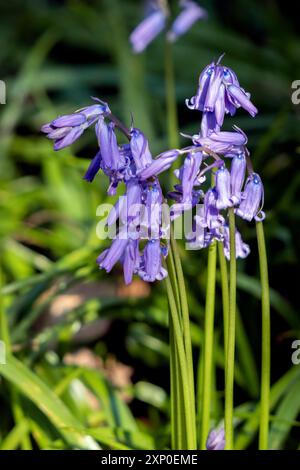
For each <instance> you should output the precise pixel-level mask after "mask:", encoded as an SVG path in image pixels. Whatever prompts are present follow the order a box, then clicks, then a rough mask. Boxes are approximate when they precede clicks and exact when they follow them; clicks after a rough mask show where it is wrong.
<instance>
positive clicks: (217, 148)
mask: <svg viewBox="0 0 300 470" xmlns="http://www.w3.org/2000/svg"><path fill="white" fill-rule="evenodd" d="M234 129H235V131H234V132H228V131H219V132H211V133H210V134H209V135H208V136H207V137H201V136H199V135H195V136H193V142H194V144H196V145H200V146H203V147H207V148H209V149H210V150H212V151H213V152H216V153H220V154H222V155H227V154H231V155H232V156H233V155H235V154H236V153H240V152H241V151H242V147H243V146H244V145H246V143H247V136H246V134H245V133H244V132H243V131H242V130H241V129H239V128H238V127H236V126H235V127H234Z"/></svg>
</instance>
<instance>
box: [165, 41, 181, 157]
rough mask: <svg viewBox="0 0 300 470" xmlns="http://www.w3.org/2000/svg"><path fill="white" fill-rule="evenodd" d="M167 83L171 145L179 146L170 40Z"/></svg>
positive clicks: (166, 48)
mask: <svg viewBox="0 0 300 470" xmlns="http://www.w3.org/2000/svg"><path fill="white" fill-rule="evenodd" d="M165 85H166V105H167V116H168V120H167V121H168V140H169V146H170V147H171V148H177V147H178V146H179V134H178V115H177V106H176V93H175V80H174V64H173V55H172V45H171V43H170V42H169V41H166V44H165Z"/></svg>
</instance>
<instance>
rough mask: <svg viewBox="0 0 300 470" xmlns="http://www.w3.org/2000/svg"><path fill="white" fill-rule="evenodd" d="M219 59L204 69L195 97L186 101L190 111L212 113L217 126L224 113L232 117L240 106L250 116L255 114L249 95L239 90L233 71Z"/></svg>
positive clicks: (241, 89)
mask: <svg viewBox="0 0 300 470" xmlns="http://www.w3.org/2000/svg"><path fill="white" fill-rule="evenodd" d="M221 58H222V56H221ZM221 58H220V59H219V60H218V61H217V63H215V62H212V63H211V64H209V65H207V67H205V69H204V70H203V72H202V73H201V74H200V77H199V86H198V90H197V93H196V95H195V96H193V97H192V98H191V99H190V100H186V105H187V106H188V107H189V108H190V109H197V110H199V111H202V112H204V113H214V115H215V120H216V123H217V125H218V126H222V124H223V121H224V116H225V114H226V113H227V114H228V113H229V114H231V115H233V114H234V113H235V111H236V108H239V107H240V106H241V107H243V108H244V109H245V110H246V111H248V112H249V114H250V115H251V116H255V115H256V114H257V109H256V107H255V106H254V105H253V104H252V102H251V101H250V94H249V93H246V92H245V90H244V89H243V88H241V86H240V84H239V82H238V79H237V76H236V74H235V73H234V72H233V70H231V69H230V68H229V67H225V66H223V65H221V64H220V60H221Z"/></svg>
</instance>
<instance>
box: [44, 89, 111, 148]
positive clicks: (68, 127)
mask: <svg viewBox="0 0 300 470" xmlns="http://www.w3.org/2000/svg"><path fill="white" fill-rule="evenodd" d="M94 99H96V98H94ZM100 103H101V104H94V105H92V106H87V107H85V108H82V109H79V110H78V111H76V112H75V113H73V114H66V115H65V116H59V117H58V118H56V119H54V120H53V121H52V122H50V123H48V124H44V125H43V126H42V127H41V131H42V132H44V133H45V134H47V137H48V138H49V139H51V140H54V150H61V149H63V148H65V147H68V146H69V145H71V144H73V143H74V142H75V141H76V140H77V139H79V137H80V136H81V135H82V134H83V132H84V131H85V130H86V129H87V128H88V127H90V126H91V125H92V124H94V123H95V122H96V121H97V120H98V119H99V117H100V116H102V115H103V114H106V113H110V109H109V107H108V105H107V104H106V103H104V102H100Z"/></svg>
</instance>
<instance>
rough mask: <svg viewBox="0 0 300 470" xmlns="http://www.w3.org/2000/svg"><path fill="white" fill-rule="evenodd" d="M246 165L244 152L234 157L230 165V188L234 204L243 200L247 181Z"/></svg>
mask: <svg viewBox="0 0 300 470" xmlns="http://www.w3.org/2000/svg"><path fill="white" fill-rule="evenodd" d="M246 166H247V164H246V157H245V154H244V153H243V152H241V153H239V154H237V155H235V156H234V157H233V158H232V161H231V167H230V188H231V201H232V204H233V205H236V204H239V203H240V202H241V194H242V193H241V191H242V186H243V184H244V181H245V174H246Z"/></svg>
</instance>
